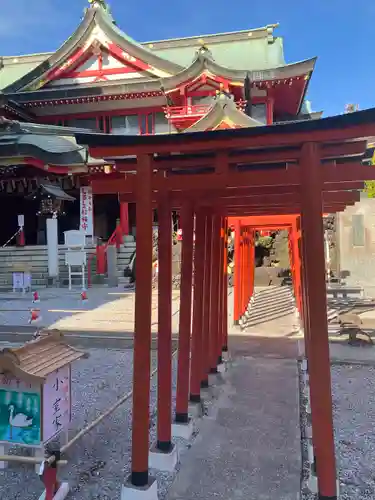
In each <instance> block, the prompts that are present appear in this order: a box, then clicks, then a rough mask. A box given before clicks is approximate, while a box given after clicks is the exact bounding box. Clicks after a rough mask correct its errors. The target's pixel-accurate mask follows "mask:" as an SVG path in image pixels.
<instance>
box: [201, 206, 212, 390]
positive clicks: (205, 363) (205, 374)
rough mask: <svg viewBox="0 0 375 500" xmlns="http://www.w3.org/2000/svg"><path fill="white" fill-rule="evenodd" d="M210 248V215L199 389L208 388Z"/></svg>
mask: <svg viewBox="0 0 375 500" xmlns="http://www.w3.org/2000/svg"><path fill="white" fill-rule="evenodd" d="M211 246H212V215H211V214H209V215H207V216H206V237H205V254H204V255H205V256H204V295H203V343H202V355H203V359H202V381H201V387H202V388H205V387H208V374H209V371H210V356H209V352H210V317H211V312H210V311H211V296H210V290H211V265H210V262H211V258H212V253H211Z"/></svg>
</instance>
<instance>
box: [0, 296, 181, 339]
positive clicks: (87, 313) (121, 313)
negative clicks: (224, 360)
mask: <svg viewBox="0 0 375 500" xmlns="http://www.w3.org/2000/svg"><path fill="white" fill-rule="evenodd" d="M80 293H81V292H80V290H72V291H69V290H67V289H64V288H55V289H53V288H47V289H45V290H42V291H41V292H40V302H39V303H38V304H33V303H32V294H31V293H28V294H25V295H22V294H16V293H8V294H0V325H1V326H2V327H7V326H9V327H21V326H26V325H28V321H29V319H30V310H31V309H33V308H38V309H40V315H41V318H42V319H41V321H40V322H38V323H36V324H35V326H38V327H49V328H59V329H60V330H62V331H77V332H85V331H87V332H103V333H106V332H107V333H109V332H110V333H115V332H116V333H121V334H125V333H133V332H134V301H135V293H134V291H126V290H124V289H123V288H120V287H119V288H107V287H103V288H90V289H89V290H88V292H87V296H88V301H87V302H83V301H82V300H81V296H80ZM178 299H179V292H177V291H173V300H172V308H173V310H172V312H173V325H172V327H173V331H174V332H177V331H178V308H179V300H178ZM12 329H13V328H12ZM152 331H153V332H156V331H157V291H153V297H152Z"/></svg>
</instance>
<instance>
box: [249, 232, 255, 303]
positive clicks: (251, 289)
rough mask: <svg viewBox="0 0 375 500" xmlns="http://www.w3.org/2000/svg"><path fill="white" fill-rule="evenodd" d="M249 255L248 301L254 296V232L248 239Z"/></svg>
mask: <svg viewBox="0 0 375 500" xmlns="http://www.w3.org/2000/svg"><path fill="white" fill-rule="evenodd" d="M249 245H250V249H249V253H250V259H249V282H250V286H249V301H250V299H251V297H252V296H253V294H254V278H255V274H254V273H255V241H254V231H251V232H250V238H249Z"/></svg>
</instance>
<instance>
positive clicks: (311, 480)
mask: <svg viewBox="0 0 375 500" xmlns="http://www.w3.org/2000/svg"><path fill="white" fill-rule="evenodd" d="M307 488H308V489H309V491H311V493H313V494H314V495H316V494H317V493H318V478H317V477H316V476H315V475H314V474H312V472H310V475H309V477H308V479H307Z"/></svg>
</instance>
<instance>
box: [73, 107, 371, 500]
mask: <svg viewBox="0 0 375 500" xmlns="http://www.w3.org/2000/svg"><path fill="white" fill-rule="evenodd" d="M373 136H375V110H374V109H371V110H367V111H361V112H357V113H351V114H347V115H342V116H337V117H332V118H326V119H322V120H314V121H306V122H297V123H289V124H283V125H273V126H266V127H256V128H251V129H231V130H217V131H210V132H204V133H200V132H197V133H190V134H184V135H180V134H175V135H173V134H172V135H165V136H163V135H160V136H142V137H126V136H115V135H113V136H111V135H105V134H89V133H88V134H78V135H77V137H76V138H77V141H78V143H80V144H84V145H88V146H89V151H90V155H91V156H92V157H95V158H105V159H112V160H114V161H116V171H117V172H121V176H120V177H117V178H111V176H110V175H108V176H106V177H105V178H102V179H98V180H93V181H92V185H93V191H94V193H97V194H100V193H115V192H116V193H119V194H120V196H121V199H122V201H125V202H126V201H128V202H135V203H136V204H137V210H136V234H137V242H136V250H137V261H136V277H137V286H136V300H135V338H134V379H133V391H134V392H133V424H132V443H133V446H132V471H131V475H130V477H129V478H128V480H127V482H126V484H125V486H126V488H138V489H139V488H143V489H145V488H146V489H147V488H148V487H151V486H150V484H151V483H152V480H151V478H150V475H149V450H150V443H149V403H150V349H151V299H152V269H151V262H152V210H153V208H155V207H156V208H157V209H158V219H159V280H158V281H159V282H158V300H159V303H158V311H159V312H158V314H159V318H158V321H159V326H158V332H159V333H158V423H157V443H156V444H155V447H154V449H156V450H157V451H158V452H160V453H169V452H170V450H171V448H172V446H173V445H172V431H171V429H172V424H174V425H179V426H188V425H189V417H188V404H189V401H193V402H199V401H200V398H201V391H202V388H204V387H206V386H207V385H208V384H209V377H208V375H209V374H210V373H216V371H217V368H218V365H219V364H220V362H221V359H222V355H223V352H225V351H227V349H228V347H229V349H230V342H229V346H228V320H227V318H228V310H227V309H228V302H227V298H228V294H227V261H226V259H227V252H226V245H227V241H226V235H227V227H228V224H230V225H232V224H234V226H235V235H236V237H235V267H236V269H235V281H234V311H233V317H234V320H235V322H237V321H238V320H239V319H240V318H241V316H242V315H243V314H244V312H245V310H246V309H247V307H248V304H249V301H250V299H251V297H252V294H253V290H254V231H255V230H259V229H270V230H273V229H280V228H287V229H288V231H289V252H290V261H291V270H292V277H293V279H292V281H293V289H294V295H295V300H296V306H297V308H298V311H299V313H300V318H301V323H302V327H303V331H304V337H305V352H306V355H307V359H308V368H309V376H310V394H311V411H312V432H313V448H314V456H315V466H316V472H317V478H318V489H319V495H320V499H326V500H327V499H336V498H337V494H338V493H337V490H336V465H335V449H334V437H333V420H332V397H331V380H330V360H329V344H328V328H327V304H326V282H325V279H326V277H325V255H324V237H323V220H322V215H323V214H324V213H335V212H338V211H342V210H344V209H345V207H346V206H347V205H350V204H354V203H355V202H356V201H357V200H358V199H359V192H360V190H361V189H363V185H364V181H365V180H370V179H375V170H374V169H373V167H368V166H364V165H363V164H362V158H363V155H364V152H365V150H366V146H367V143H368V141H369V140H370V139H371V138H372V137H373ZM120 158H122V159H120ZM172 210H178V211H180V215H181V228H182V232H183V241H182V261H181V288H180V317H179V332H178V369H177V392H176V402H175V408H172V321H171V317H172V305H171V304H172V274H171V261H172V254H171V241H172V234H171V224H170V220H171V212H172ZM194 231H195V242H194V237H193V234H194ZM238 236H240V237H238ZM147 262H149V263H150V265H145V263H147ZM124 498H125V496H124Z"/></svg>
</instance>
